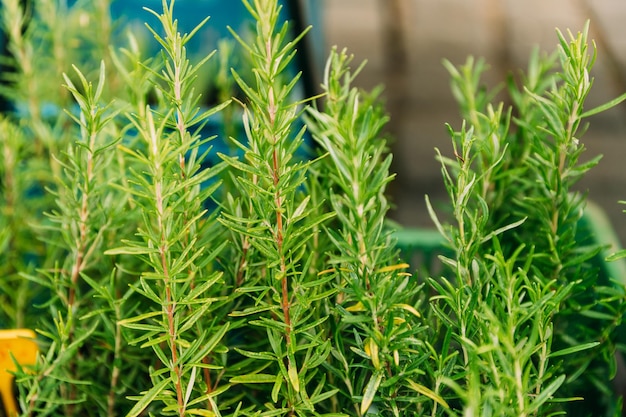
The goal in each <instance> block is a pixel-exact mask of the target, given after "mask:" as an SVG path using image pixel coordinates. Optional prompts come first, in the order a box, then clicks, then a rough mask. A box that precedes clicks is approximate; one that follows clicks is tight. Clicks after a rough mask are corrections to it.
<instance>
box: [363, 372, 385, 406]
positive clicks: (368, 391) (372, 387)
mask: <svg viewBox="0 0 626 417" xmlns="http://www.w3.org/2000/svg"><path fill="white" fill-rule="evenodd" d="M382 380H383V374H382V373H381V372H375V373H374V374H372V376H371V377H370V380H369V382H368V383H367V386H366V387H365V393H364V394H363V399H362V400H361V414H362V415H363V414H365V413H367V410H369V408H370V406H371V405H372V402H373V401H374V397H375V396H376V392H377V391H378V387H379V386H380V382H381V381H382Z"/></svg>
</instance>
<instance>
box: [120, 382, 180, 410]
mask: <svg viewBox="0 0 626 417" xmlns="http://www.w3.org/2000/svg"><path fill="white" fill-rule="evenodd" d="M169 383H170V380H169V379H163V380H161V381H160V382H159V383H158V384H157V385H155V386H153V387H152V388H150V390H148V391H147V392H145V393H143V395H142V396H141V397H140V398H139V401H137V403H136V404H135V406H134V407H133V408H132V409H131V410H130V411H129V412H128V414H126V417H137V416H139V415H140V414H142V412H143V410H145V409H146V407H148V406H149V405H150V403H152V401H154V399H155V398H156V397H158V396H159V395H160V394H161V393H162V392H163V391H164V390H165V388H166V387H167V385H168V384H169Z"/></svg>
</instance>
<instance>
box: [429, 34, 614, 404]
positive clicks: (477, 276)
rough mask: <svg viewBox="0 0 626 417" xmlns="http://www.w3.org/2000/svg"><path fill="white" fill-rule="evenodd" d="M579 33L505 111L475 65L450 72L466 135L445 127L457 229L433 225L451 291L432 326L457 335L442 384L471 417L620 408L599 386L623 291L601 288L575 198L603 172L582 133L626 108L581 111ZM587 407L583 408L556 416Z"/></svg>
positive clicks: (585, 69)
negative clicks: (447, 253) (588, 154)
mask: <svg viewBox="0 0 626 417" xmlns="http://www.w3.org/2000/svg"><path fill="white" fill-rule="evenodd" d="M587 33H588V26H586V27H585V29H584V30H583V32H582V33H579V34H578V35H577V36H573V35H572V34H571V33H569V38H566V37H565V36H564V35H563V34H562V33H561V32H558V37H559V49H558V51H557V53H556V54H555V55H554V56H551V57H548V56H540V55H539V54H538V53H534V54H533V55H532V57H531V61H530V66H529V68H528V71H527V75H525V76H523V77H522V81H521V87H518V86H517V85H516V83H515V82H514V81H513V79H511V80H510V82H509V84H508V92H509V96H510V98H511V101H512V107H510V108H508V109H506V110H505V109H504V106H503V104H499V105H497V106H494V105H492V104H491V101H492V99H493V97H494V96H495V92H490V91H487V90H484V89H483V88H481V85H480V76H481V73H482V72H483V71H484V64H483V63H482V61H478V62H474V61H473V60H472V59H469V60H468V61H467V63H466V64H465V65H463V66H461V67H460V68H458V69H457V68H455V67H454V66H452V65H451V64H450V63H449V62H446V67H447V68H448V69H449V71H450V73H451V75H452V89H453V92H454V94H455V97H456V98H457V100H458V101H459V104H460V107H461V110H462V114H463V117H464V119H465V120H466V123H464V125H463V127H462V129H461V130H460V131H459V132H454V131H453V130H452V128H450V131H451V136H452V138H453V145H454V154H455V157H454V158H446V157H443V156H442V155H441V154H439V158H440V160H441V161H442V163H443V174H444V180H445V184H446V187H447V189H448V192H449V194H450V197H451V201H452V207H453V217H454V219H455V224H450V225H442V224H441V223H439V221H437V219H436V216H434V213H433V217H434V219H435V220H436V223H437V225H438V228H439V229H440V231H441V232H442V234H444V236H446V238H447V240H448V241H449V244H450V246H451V247H452V248H453V249H454V254H455V256H454V257H450V258H444V261H445V263H446V264H448V265H449V266H450V267H451V268H452V270H453V271H454V274H453V277H454V279H449V280H448V279H441V280H438V279H437V280H434V279H433V280H431V281H430V283H431V285H432V287H433V288H434V290H435V291H436V294H437V295H435V296H434V297H433V298H432V300H433V308H434V312H435V315H436V317H437V318H438V319H439V320H442V321H443V322H444V323H445V324H446V326H447V327H448V329H451V335H450V338H451V340H452V342H450V340H447V339H446V345H445V349H442V350H441V352H440V355H441V356H440V358H441V359H440V360H449V361H450V364H451V365H450V367H449V372H448V373H447V375H445V377H444V383H445V384H447V385H448V386H449V387H451V388H452V390H453V392H454V394H453V396H457V397H458V398H459V400H460V401H461V403H462V404H463V409H464V410H465V412H469V413H470V415H474V414H478V413H479V412H480V413H482V412H485V410H489V413H492V414H494V415H503V416H504V415H511V416H519V415H545V414H549V413H551V412H555V411H557V410H563V409H565V410H568V411H569V412H573V413H574V414H573V415H585V414H584V413H587V412H597V410H598V406H599V404H598V403H597V402H596V399H598V398H603V399H607V398H608V399H610V401H611V402H613V404H611V405H609V406H608V408H607V404H600V405H601V406H602V407H604V408H605V409H615V407H616V404H615V396H613V395H612V394H611V386H610V383H609V380H608V379H609V378H606V377H605V378H598V375H599V373H604V374H605V375H611V376H614V375H615V359H614V357H613V355H614V354H615V348H616V344H615V342H616V336H615V332H613V330H614V329H615V328H616V326H617V325H619V323H620V322H621V317H622V315H623V313H624V290H623V288H622V287H621V286H620V285H619V284H615V283H613V282H599V280H598V277H599V276H600V274H599V273H598V265H593V264H592V262H591V261H592V259H593V258H594V257H597V255H598V253H599V252H600V250H601V247H600V246H599V245H597V244H593V238H595V237H594V236H585V233H588V231H587V230H581V227H580V226H579V224H580V223H581V218H582V215H583V209H584V205H585V200H584V195H582V194H580V193H577V192H574V191H573V188H572V187H573V186H574V184H575V183H576V182H577V180H578V179H580V177H581V176H582V175H583V174H584V173H585V172H587V171H588V170H589V169H590V168H592V167H593V166H594V165H596V164H597V162H598V161H599V158H594V159H592V160H590V161H588V162H580V159H581V156H582V153H583V151H584V146H583V145H582V143H581V142H580V141H579V139H580V136H581V135H582V134H583V133H584V130H585V129H584V128H581V123H582V122H583V120H584V119H585V118H586V117H589V116H591V115H593V114H596V113H598V112H600V111H603V110H605V109H607V108H609V107H611V106H613V105H615V104H617V103H619V102H620V101H622V100H623V99H624V98H625V97H624V96H621V97H619V98H618V99H616V100H614V101H612V102H610V103H607V104H606V105H604V106H601V107H599V108H596V109H592V110H588V111H585V110H584V102H585V99H586V97H587V95H588V93H589V89H590V88H591V84H592V79H591V78H590V76H589V73H590V71H591V68H592V66H593V63H594V60H595V49H593V51H591V52H590V51H589V50H588V48H589V46H588V40H587ZM556 63H558V64H559V66H558V69H557V70H555V64H556ZM431 212H432V209H431ZM611 278H616V279H617V278H619V277H611ZM450 343H453V344H455V345H456V346H457V348H456V350H455V348H451V347H450ZM451 350H452V351H455V352H459V354H460V358H458V359H456V358H452V357H450V358H448V357H447V356H446V355H449V351H451ZM457 366H460V368H458V369H455V368H456V367H457ZM582 397H585V400H586V401H585V402H584V403H583V404H584V406H581V405H580V404H577V405H574V408H572V407H568V406H567V405H562V404H561V403H565V404H570V403H571V401H572V400H574V399H576V398H582ZM572 404H573V403H572ZM468 410H469V411H468ZM574 410H575V411H574Z"/></svg>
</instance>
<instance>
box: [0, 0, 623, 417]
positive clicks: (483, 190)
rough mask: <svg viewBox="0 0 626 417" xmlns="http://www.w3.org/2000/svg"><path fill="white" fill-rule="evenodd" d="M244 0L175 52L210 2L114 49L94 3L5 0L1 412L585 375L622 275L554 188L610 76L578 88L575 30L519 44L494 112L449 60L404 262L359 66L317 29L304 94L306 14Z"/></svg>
mask: <svg viewBox="0 0 626 417" xmlns="http://www.w3.org/2000/svg"><path fill="white" fill-rule="evenodd" d="M243 3H244V5H245V6H246V8H247V10H248V11H249V14H250V16H251V20H252V21H253V29H252V30H251V31H250V33H239V34H238V33H235V32H234V31H232V35H233V39H231V40H228V41H223V42H221V43H220V44H219V50H218V51H217V53H216V54H213V53H207V55H206V56H201V57H199V58H198V60H197V61H196V60H195V58H194V57H193V54H192V53H191V51H188V50H187V45H188V43H189V41H190V40H191V39H192V38H193V37H194V36H195V34H196V33H197V30H199V28H200V27H202V26H203V25H211V24H213V22H212V21H210V20H208V18H207V19H199V20H200V22H199V24H198V26H197V27H196V29H194V30H192V31H191V32H190V33H188V34H181V33H180V32H179V29H178V23H177V21H176V18H175V11H176V9H175V3H174V1H173V0H172V1H168V0H163V2H162V9H161V10H159V11H156V10H146V20H148V21H149V22H151V23H150V24H149V25H147V29H146V33H145V34H138V35H137V38H135V37H134V36H133V35H130V34H129V35H128V37H127V38H126V40H125V41H124V42H125V47H124V48H120V49H115V48H110V47H109V43H110V40H112V39H114V38H115V39H117V35H116V34H115V33H114V32H113V31H112V30H111V28H112V22H111V21H110V17H109V14H108V9H109V2H108V1H107V0H102V1H95V2H79V3H77V5H75V6H72V7H66V6H64V3H63V2H56V1H53V0H42V1H39V2H35V3H33V4H34V7H33V9H32V10H30V9H28V10H24V9H22V8H21V7H20V2H19V1H17V0H2V8H3V23H2V24H3V28H4V31H5V33H6V34H7V38H8V47H9V50H10V52H11V56H12V58H9V57H5V60H4V61H6V62H7V63H8V64H10V67H11V71H10V72H7V73H6V74H3V77H5V81H7V83H5V84H3V87H2V91H1V92H2V94H3V95H4V96H5V97H7V98H8V99H10V100H11V102H12V103H13V104H14V107H15V108H14V109H13V110H12V111H10V112H8V113H7V114H6V115H4V116H3V117H2V118H1V119H0V148H1V149H2V155H3V158H2V159H0V161H1V162H0V207H1V208H2V209H1V211H0V261H1V262H0V273H1V274H2V279H1V280H0V306H1V309H0V322H1V323H2V325H3V326H5V327H31V328H35V329H37V331H38V334H39V339H38V342H39V344H40V347H41V349H40V352H41V354H40V356H39V358H38V360H37V363H36V364H35V365H34V366H32V367H26V366H25V367H20V369H19V370H18V372H17V373H16V381H17V387H18V395H17V397H18V401H19V405H20V410H21V415H24V416H30V415H42V416H43V415H50V416H74V415H76V416H78V415H80V416H85V415H86V416H90V415H94V416H102V415H107V416H115V415H128V416H144V415H177V416H191V415H200V416H278V415H286V416H296V415H297V416H310V415H316V416H317V415H319V416H372V415H381V416H426V415H430V416H443V415H446V416H456V415H479V414H480V415H515V416H521V415H552V414H553V413H558V412H560V411H561V410H566V409H567V410H570V409H568V404H569V403H571V402H572V400H573V399H574V398H575V397H578V396H579V395H588V394H587V393H588V392H590V391H585V392H584V393H583V392H582V391H581V389H582V388H585V389H588V388H589V387H590V386H595V387H597V388H596V389H597V390H598V391H599V392H601V393H605V392H606V391H607V390H608V389H609V388H608V381H607V378H605V377H602V375H601V374H602V373H603V372H607V373H609V372H610V371H612V370H613V369H612V368H611V366H613V356H612V355H613V353H614V350H615V336H614V335H615V333H614V332H613V330H614V329H615V328H616V326H618V325H619V323H620V320H621V316H622V314H623V305H624V303H623V297H624V293H623V291H622V289H621V287H616V286H612V285H611V284H610V283H608V282H599V281H598V273H597V271H596V269H595V268H594V267H593V266H592V265H591V259H592V258H593V257H594V256H596V255H597V254H598V253H599V250H600V248H598V247H596V246H594V245H592V244H590V243H589V242H587V241H585V240H584V239H583V238H582V237H581V236H585V230H581V229H582V226H580V227H579V224H580V217H581V213H582V210H583V208H584V198H583V196H581V195H578V194H575V193H573V192H572V191H571V187H572V186H573V185H574V183H575V182H576V180H577V179H578V178H580V176H581V175H583V174H584V173H585V172H586V171H587V170H588V169H589V168H591V166H592V165H594V164H595V163H596V162H597V161H596V160H592V161H591V162H583V163H581V162H580V161H579V159H580V157H581V156H582V152H583V147H582V145H581V144H580V142H579V136H580V133H577V132H578V131H579V130H584V129H582V128H580V126H581V122H582V120H583V119H584V118H585V117H587V116H589V115H591V114H594V113H595V112H597V111H600V110H603V109H604V108H606V107H608V106H609V105H612V104H616V103H617V101H619V100H617V101H615V102H613V103H609V105H607V106H603V107H601V108H598V109H594V110H590V111H585V110H584V106H583V104H584V99H585V97H586V96H587V94H588V90H589V88H590V86H591V80H590V79H589V76H588V74H589V71H590V69H591V65H592V64H593V54H591V56H590V55H589V53H588V51H587V49H586V48H588V47H587V40H586V29H585V31H584V33H583V34H581V35H579V36H577V37H571V36H570V38H571V39H565V38H564V37H563V36H562V35H559V39H560V52H559V54H558V55H557V56H555V57H554V58H546V57H540V56H539V55H538V54H536V55H534V56H533V57H532V59H531V65H530V68H529V71H528V75H527V76H525V77H524V78H523V80H522V82H521V87H519V88H518V87H517V86H516V84H515V83H514V82H513V81H511V82H510V84H509V93H510V96H511V101H512V102H513V107H512V109H510V110H505V109H504V106H503V105H498V106H492V105H491V104H489V103H490V100H491V99H492V98H493V95H492V94H491V93H489V92H487V93H484V92H482V91H483V90H481V89H480V88H479V87H480V85H479V82H480V74H481V72H482V70H483V69H484V66H483V64H482V62H477V63H474V62H473V61H471V60H470V61H468V63H467V64H466V65H465V66H463V67H461V68H459V69H456V68H454V67H452V66H451V65H450V64H447V66H448V68H449V69H450V71H451V74H452V78H453V91H454V93H455V95H456V96H457V99H458V100H459V103H460V106H461V109H462V111H463V117H464V118H465V119H466V123H465V124H464V125H463V127H462V128H461V130H460V131H459V132H454V131H453V130H452V128H451V129H450V131H451V135H452V138H453V143H454V149H455V154H456V155H455V158H452V159H450V158H446V157H444V156H443V155H441V154H439V158H440V159H441V161H442V164H443V165H442V166H443V176H444V181H445V184H446V186H447V188H448V191H449V193H450V195H451V198H452V212H453V214H454V222H455V223H454V224H443V223H440V222H438V221H437V226H438V228H439V229H440V231H441V232H442V233H443V235H444V236H445V239H447V242H448V244H449V246H450V248H451V254H450V255H449V256H447V257H444V258H443V261H444V263H445V264H446V265H447V267H448V268H447V269H445V270H444V272H443V274H444V276H443V277H425V278H422V277H417V276H413V275H412V274H411V273H410V272H409V269H410V266H409V265H408V264H407V263H405V262H404V260H403V259H402V256H401V254H400V252H399V249H398V247H397V246H398V243H397V241H396V238H395V233H394V231H393V230H392V228H391V227H390V226H389V224H388V223H387V222H386V215H387V212H388V210H389V207H390V203H389V202H388V201H387V198H386V194H385V193H386V187H387V185H388V184H389V183H390V182H391V181H392V180H393V175H391V174H390V172H389V169H390V166H391V155H389V154H388V149H387V147H386V141H385V139H384V134H383V133H382V132H383V128H384V125H385V123H386V122H387V116H386V114H385V112H384V109H383V108H382V106H381V104H380V100H379V94H380V91H378V90H376V91H374V92H372V93H366V92H363V91H360V90H358V89H357V88H355V87H354V86H353V82H354V79H355V77H356V76H357V75H358V73H359V71H360V67H357V68H356V69H355V70H353V69H352V68H351V65H352V58H351V57H350V56H349V55H348V54H347V53H346V52H345V51H339V50H337V49H333V50H332V51H331V52H330V57H329V59H328V62H327V65H326V69H325V72H324V80H323V83H322V86H321V88H322V91H321V95H320V96H319V97H301V96H300V94H301V88H300V86H299V83H300V74H299V73H297V72H296V71H294V58H295V56H296V53H297V52H296V46H297V44H298V42H299V41H300V40H301V38H302V37H303V36H305V35H306V31H305V33H301V34H294V33H292V29H291V26H290V25H289V23H282V22H281V21H280V17H281V10H280V7H279V5H278V2H277V1H275V0H254V1H251V0H243ZM86 24H89V25H90V29H91V30H89V31H86V30H84V28H85V25H86ZM146 36H152V37H154V38H155V40H156V42H157V43H158V45H159V47H160V52H159V53H157V54H155V55H154V56H145V51H144V47H143V45H142V43H141V42H140V41H139V40H138V39H143V38H145V37H146ZM119 42H122V41H119ZM65 45H75V46H76V47H75V48H65ZM214 55H215V56H214ZM557 61H558V62H559V63H560V69H559V70H558V71H557V72H555V71H554V70H553V67H554V64H555V63H556V62H557ZM231 67H235V68H236V69H230V68H231ZM207 74H208V75H207ZM207 78H209V79H211V82H210V83H209V84H211V85H209V86H207ZM54 80H56V82H55V81H54ZM212 83H213V84H212ZM207 90H208V91H209V93H210V94H211V97H210V98H209V99H207V98H206V97H202V95H201V92H206V91H207ZM231 98H232V100H231ZM207 103H210V104H211V106H212V107H207ZM61 109H63V110H61ZM216 121H221V128H219V129H216V130H215V129H214V130H211V129H207V126H209V125H210V124H215V122H216ZM214 131H217V133H218V136H219V138H217V139H219V140H222V141H224V142H228V146H226V147H224V148H222V149H223V151H222V152H221V153H220V152H217V151H215V150H213V148H212V145H213V144H214V143H215V142H212V141H213V140H214V139H216V138H215V137H214V136H212V135H213V133H207V132H214ZM309 142H314V144H313V145H312V146H311V144H310V143H309ZM431 211H432V209H431ZM433 215H434V213H433ZM422 269H424V268H422ZM594 395H595V394H594ZM597 397H598V398H600V397H602V398H605V397H606V395H604V396H600V395H598V396H597ZM588 403H589V402H588V401H587V400H585V402H584V404H588ZM576 407H577V408H580V407H578V406H576ZM581 409H582V408H581Z"/></svg>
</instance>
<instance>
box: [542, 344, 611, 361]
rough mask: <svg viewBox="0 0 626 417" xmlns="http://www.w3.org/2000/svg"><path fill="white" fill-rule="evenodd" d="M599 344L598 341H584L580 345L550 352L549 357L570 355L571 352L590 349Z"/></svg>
mask: <svg viewBox="0 0 626 417" xmlns="http://www.w3.org/2000/svg"><path fill="white" fill-rule="evenodd" d="M598 345H600V342H590V343H584V344H582V345H577V346H572V347H569V348H566V349H561V350H557V351H556V352H552V353H550V355H549V357H550V358H556V357H558V356H565V355H571V354H572V353H576V352H580V351H583V350H587V349H592V348H594V347H596V346H598Z"/></svg>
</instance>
